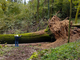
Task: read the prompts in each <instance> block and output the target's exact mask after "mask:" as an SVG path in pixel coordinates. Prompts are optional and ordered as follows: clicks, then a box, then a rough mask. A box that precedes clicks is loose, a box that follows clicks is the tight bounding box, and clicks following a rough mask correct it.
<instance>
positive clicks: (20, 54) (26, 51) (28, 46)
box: [0, 30, 80, 60]
mask: <svg viewBox="0 0 80 60" xmlns="http://www.w3.org/2000/svg"><path fill="white" fill-rule="evenodd" d="M76 31H77V30H76ZM77 40H80V34H79V33H77V32H75V33H74V35H72V36H71V37H70V42H74V41H77ZM67 42H68V38H66V39H58V40H56V41H55V42H37V43H24V44H19V47H15V44H6V45H7V47H2V48H0V60H26V59H27V58H29V57H30V56H31V55H32V54H33V52H37V51H41V50H43V49H49V48H55V47H58V46H60V45H63V44H65V43H67ZM2 46H5V44H3V45H2Z"/></svg>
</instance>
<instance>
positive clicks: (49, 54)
mask: <svg viewBox="0 0 80 60" xmlns="http://www.w3.org/2000/svg"><path fill="white" fill-rule="evenodd" d="M38 57H39V58H37V59H36V60H38V59H40V60H58V59H60V60H66V59H69V60H75V59H76V60H77V59H78V58H79V57H80V40H79V41H77V42H72V43H66V44H65V45H62V46H60V47H56V48H54V49H53V48H51V49H48V50H42V51H40V53H39V54H38Z"/></svg>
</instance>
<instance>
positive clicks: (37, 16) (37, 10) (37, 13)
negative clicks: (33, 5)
mask: <svg viewBox="0 0 80 60" xmlns="http://www.w3.org/2000/svg"><path fill="white" fill-rule="evenodd" d="M38 21H39V0H37V22H38Z"/></svg>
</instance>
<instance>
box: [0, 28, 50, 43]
mask: <svg viewBox="0 0 80 60" xmlns="http://www.w3.org/2000/svg"><path fill="white" fill-rule="evenodd" d="M45 31H46V29H44V30H41V31H37V32H31V33H24V34H18V35H22V37H21V38H19V42H20V43H28V42H42V41H49V40H50V36H49V34H48V33H47V32H45ZM14 35H16V34H0V43H6V42H7V43H14V42H15V38H14Z"/></svg>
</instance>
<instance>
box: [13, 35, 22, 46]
mask: <svg viewBox="0 0 80 60" xmlns="http://www.w3.org/2000/svg"><path fill="white" fill-rule="evenodd" d="M21 36H22V35H20V36H19V35H15V36H14V37H15V46H17V47H18V46H19V45H18V43H19V38H20V37H21Z"/></svg>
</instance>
